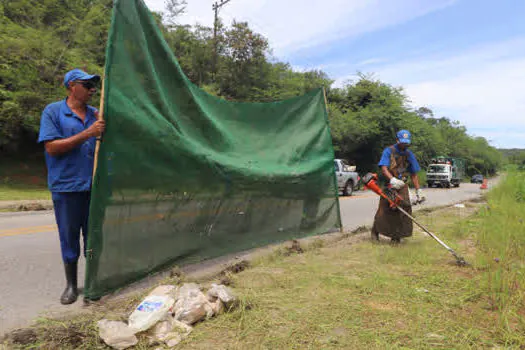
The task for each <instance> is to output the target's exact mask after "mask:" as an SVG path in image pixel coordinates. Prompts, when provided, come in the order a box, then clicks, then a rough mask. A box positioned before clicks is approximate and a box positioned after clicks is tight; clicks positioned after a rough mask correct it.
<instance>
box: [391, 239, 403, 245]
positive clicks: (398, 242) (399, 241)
mask: <svg viewBox="0 0 525 350" xmlns="http://www.w3.org/2000/svg"><path fill="white" fill-rule="evenodd" d="M391 242H392V244H400V243H401V238H392V241H391Z"/></svg>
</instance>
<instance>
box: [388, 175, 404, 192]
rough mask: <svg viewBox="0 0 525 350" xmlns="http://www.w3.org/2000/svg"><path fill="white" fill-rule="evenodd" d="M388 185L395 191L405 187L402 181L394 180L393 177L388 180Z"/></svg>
mask: <svg viewBox="0 0 525 350" xmlns="http://www.w3.org/2000/svg"><path fill="white" fill-rule="evenodd" d="M390 185H392V188H393V189H395V190H400V189H402V188H403V187H404V186H405V183H404V182H403V181H402V180H399V179H396V178H395V177H393V178H391V179H390Z"/></svg>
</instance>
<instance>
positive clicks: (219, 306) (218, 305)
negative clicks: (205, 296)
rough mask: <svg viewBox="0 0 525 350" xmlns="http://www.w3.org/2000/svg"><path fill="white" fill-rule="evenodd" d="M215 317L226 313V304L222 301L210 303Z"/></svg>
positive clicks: (217, 300)
mask: <svg viewBox="0 0 525 350" xmlns="http://www.w3.org/2000/svg"><path fill="white" fill-rule="evenodd" d="M210 305H211V309H212V310H213V314H214V315H220V314H222V313H223V312H224V304H223V302H222V301H221V299H219V298H217V299H216V300H215V302H210Z"/></svg>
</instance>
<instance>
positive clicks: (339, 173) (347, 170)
mask: <svg viewBox="0 0 525 350" xmlns="http://www.w3.org/2000/svg"><path fill="white" fill-rule="evenodd" d="M334 168H335V175H336V177H337V187H338V188H339V191H342V192H343V196H351V195H352V193H353V192H354V189H356V186H357V184H358V182H359V175H358V174H357V173H356V171H355V169H356V167H355V166H351V165H350V164H348V162H347V161H346V160H343V159H335V160H334Z"/></svg>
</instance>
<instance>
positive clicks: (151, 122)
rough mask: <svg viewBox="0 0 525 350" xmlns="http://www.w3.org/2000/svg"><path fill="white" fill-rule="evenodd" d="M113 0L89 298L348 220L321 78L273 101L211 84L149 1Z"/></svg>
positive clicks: (94, 201)
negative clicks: (190, 73)
mask: <svg viewBox="0 0 525 350" xmlns="http://www.w3.org/2000/svg"><path fill="white" fill-rule="evenodd" d="M114 6H115V7H114V11H113V19H112V25H111V29H110V33H109V42H108V47H107V57H106V60H107V61H106V72H105V82H104V90H105V91H104V99H105V105H104V116H105V118H106V121H107V131H106V133H105V135H104V139H103V141H102V143H101V147H100V151H99V160H98V168H97V171H96V175H95V179H94V184H93V192H92V201H91V209H90V222H89V239H88V249H89V254H88V261H87V271H86V284H85V295H86V297H87V298H96V297H99V296H102V295H104V294H107V293H109V292H111V291H113V290H115V289H118V288H121V287H123V286H126V285H128V284H130V283H132V282H134V281H136V280H138V279H140V278H143V277H145V276H147V275H148V274H151V273H153V272H156V271H159V270H161V269H163V268H166V267H168V266H169V265H173V264H178V265H183V264H188V263H194V262H199V261H202V260H205V259H209V258H213V257H217V256H221V255H224V254H227V253H233V252H238V251H242V250H247V249H250V248H254V247H259V246H263V245H267V244H269V243H274V242H279V241H284V240H288V239H291V238H299V237H305V236H309V235H314V234H321V233H325V232H328V231H331V230H334V229H336V228H339V227H340V226H341V220H340V216H339V208H338V199H337V190H336V182H335V174H334V163H333V158H334V154H333V148H332V140H331V137H330V130H329V126H328V122H327V112H326V105H325V99H324V94H323V90H321V89H318V90H315V91H312V92H310V93H308V94H306V95H304V96H301V97H297V98H293V99H289V100H286V101H280V102H275V103H233V102H228V101H226V100H223V99H220V98H217V97H214V96H211V95H209V94H207V93H206V92H204V91H203V90H201V89H200V88H199V87H197V86H196V85H194V84H192V83H191V82H190V81H189V80H188V79H187V78H186V76H185V75H184V73H183V72H182V70H181V68H180V66H179V64H178V62H177V60H176V58H175V56H174V55H173V53H172V52H171V50H170V49H169V47H168V45H167V44H166V42H165V41H164V38H163V37H162V34H161V32H160V30H159V28H158V27H157V26H156V24H155V21H154V19H153V17H152V15H151V14H150V12H149V10H148V9H147V7H146V6H145V5H144V3H143V2H142V1H140V0H117V1H116V2H115V5H114Z"/></svg>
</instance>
